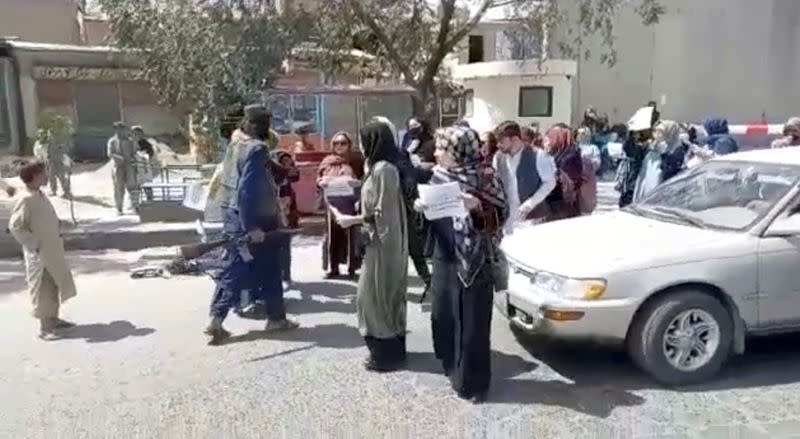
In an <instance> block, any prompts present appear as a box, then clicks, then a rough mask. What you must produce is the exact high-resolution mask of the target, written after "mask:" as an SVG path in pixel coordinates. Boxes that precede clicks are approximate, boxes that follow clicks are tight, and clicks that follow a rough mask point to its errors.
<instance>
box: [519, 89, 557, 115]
mask: <svg viewBox="0 0 800 439" xmlns="http://www.w3.org/2000/svg"><path fill="white" fill-rule="evenodd" d="M552 116H553V87H520V88H519V117H552Z"/></svg>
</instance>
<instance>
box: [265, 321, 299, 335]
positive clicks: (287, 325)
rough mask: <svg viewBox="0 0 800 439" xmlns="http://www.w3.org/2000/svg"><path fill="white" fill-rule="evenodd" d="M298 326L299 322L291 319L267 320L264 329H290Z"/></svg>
mask: <svg viewBox="0 0 800 439" xmlns="http://www.w3.org/2000/svg"><path fill="white" fill-rule="evenodd" d="M299 327H300V324H299V323H297V322H295V321H294V320H291V319H283V320H269V321H267V326H266V327H265V328H264V330H265V331H267V332H279V331H291V330H292V329H297V328H299Z"/></svg>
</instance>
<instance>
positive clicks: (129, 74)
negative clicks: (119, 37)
mask: <svg viewBox="0 0 800 439" xmlns="http://www.w3.org/2000/svg"><path fill="white" fill-rule="evenodd" d="M33 77H34V79H61V80H89V81H137V80H141V79H142V72H141V71H140V70H137V69H105V68H99V67H57V66H36V67H34V68H33Z"/></svg>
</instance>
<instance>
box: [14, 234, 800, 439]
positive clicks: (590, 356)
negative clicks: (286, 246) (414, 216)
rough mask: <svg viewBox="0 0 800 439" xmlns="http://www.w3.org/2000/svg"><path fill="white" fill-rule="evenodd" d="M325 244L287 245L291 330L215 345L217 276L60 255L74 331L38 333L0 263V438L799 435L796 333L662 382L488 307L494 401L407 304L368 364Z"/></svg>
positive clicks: (351, 289) (244, 333) (112, 258)
mask: <svg viewBox="0 0 800 439" xmlns="http://www.w3.org/2000/svg"><path fill="white" fill-rule="evenodd" d="M319 252H320V243H319V240H318V239H316V238H302V237H301V238H300V239H298V240H296V242H295V246H294V248H293V253H294V260H295V278H296V281H297V285H296V288H295V289H294V290H293V291H291V292H289V293H288V294H287V297H288V299H287V306H288V309H289V312H290V314H292V315H294V316H296V318H297V319H298V320H299V321H300V323H301V324H302V328H301V329H299V330H297V331H294V332H290V333H283V334H278V335H275V334H273V335H269V336H267V335H265V334H264V333H263V332H260V331H259V329H261V327H262V324H261V323H259V322H254V321H244V320H240V319H238V318H236V317H231V318H230V319H229V320H228V322H227V323H226V324H227V327H228V329H230V330H232V331H233V332H234V333H235V337H234V338H233V340H232V342H230V343H228V344H226V345H224V346H220V347H209V346H206V344H205V338H204V337H203V334H202V330H203V328H204V326H205V324H206V323H207V317H206V316H207V311H208V301H209V298H210V296H211V291H212V282H211V280H210V279H208V278H205V277H174V278H171V279H144V280H132V279H130V278H129V275H128V270H129V269H130V268H131V267H132V266H134V265H136V264H137V263H138V261H139V258H140V256H141V254H139V253H122V252H106V253H73V254H71V255H70V258H71V263H72V265H73V267H74V270H75V273H76V279H77V284H78V289H79V296H78V297H77V298H76V299H74V300H73V301H71V302H69V303H68V304H67V305H66V307H65V316H66V317H68V318H69V319H71V320H73V321H75V322H77V323H78V324H79V326H78V327H77V328H75V329H74V330H72V331H71V332H69V333H67V334H66V336H65V339H63V340H60V341H56V342H50V343H47V342H43V341H40V340H38V339H37V338H36V336H35V335H36V322H35V321H34V320H33V319H32V318H31V317H30V315H29V304H28V298H27V295H26V294H25V291H24V278H23V274H22V273H23V272H22V262H21V261H16V260H0V285H2V287H0V322H3V323H2V328H3V331H2V332H0V346H2V348H1V349H0V438H67V439H71V438H119V439H127V438H148V439H149V438H214V439H219V438H304V439H311V438H437V439H445V438H524V439H529V438H537V439H538V438H559V439H560V438H703V439H712V438H789V437H800V384H799V383H800V367H798V365H800V347H799V346H798V343H797V342H796V340H797V337H796V336H785V337H780V338H771V339H764V340H755V341H753V342H752V343H751V344H750V346H749V347H750V351H749V352H748V353H747V354H745V355H744V356H742V357H738V358H736V359H734V360H733V361H732V363H731V364H730V365H729V367H727V368H726V369H725V370H724V373H723V374H722V376H721V377H719V378H718V379H716V380H714V381H712V382H710V383H708V384H706V385H703V386H699V387H692V388H681V389H666V388H663V387H661V386H659V385H657V384H654V383H653V382H652V381H651V380H649V379H648V378H647V377H646V376H644V375H643V374H642V373H640V372H639V371H637V370H636V369H635V368H634V367H633V365H632V364H631V363H630V361H629V360H628V359H627V357H626V355H625V354H624V353H623V352H621V351H619V350H618V349H614V348H611V347H604V346H597V345H592V344H569V343H563V342H562V343H557V342H547V341H543V340H535V339H524V340H520V339H518V338H517V337H515V335H514V334H513V333H512V332H511V331H510V330H509V328H508V325H507V322H506V321H505V320H504V319H503V318H502V317H501V316H500V315H498V314H495V318H494V321H493V333H492V348H493V358H492V367H493V381H492V389H491V392H490V395H489V401H488V402H487V403H485V404H482V405H472V404H470V403H468V402H464V401H461V400H460V399H458V398H457V397H456V396H455V395H454V394H453V392H452V390H451V389H450V387H449V384H448V382H447V379H446V378H445V377H444V376H443V375H442V374H441V373H440V368H439V365H438V364H437V362H436V360H435V359H434V357H433V353H432V347H431V340H430V308H429V305H428V304H422V305H420V304H409V312H408V330H409V334H408V343H409V351H410V354H409V361H408V365H407V369H406V370H403V371H400V372H396V373H391V374H374V373H368V372H366V371H365V370H364V369H363V367H362V366H361V363H362V360H363V359H364V358H365V356H366V353H367V352H366V349H365V348H364V346H363V343H362V340H361V339H360V337H359V334H358V331H357V329H356V318H355V314H354V309H355V305H354V299H355V285H354V284H352V283H348V282H340V281H322V280H321V279H322V270H321V267H320V263H319V260H320V257H319V254H320V253H319ZM412 274H413V268H412ZM412 284H413V288H412V290H416V291H419V290H420V283H419V281H418V279H416V277H414V278H413V279H412Z"/></svg>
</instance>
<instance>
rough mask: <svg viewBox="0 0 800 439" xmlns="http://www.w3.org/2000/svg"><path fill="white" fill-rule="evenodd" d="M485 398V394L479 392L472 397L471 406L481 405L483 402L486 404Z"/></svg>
mask: <svg viewBox="0 0 800 439" xmlns="http://www.w3.org/2000/svg"><path fill="white" fill-rule="evenodd" d="M486 396H487V392H479V393H476V394H474V395H472V398H470V401H472V403H473V404H483V403H484V402H486Z"/></svg>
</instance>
